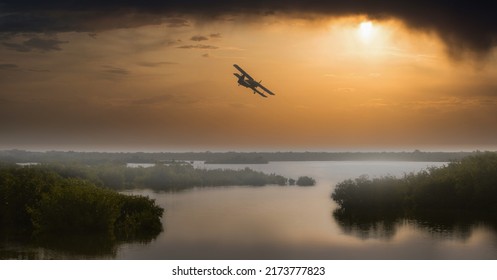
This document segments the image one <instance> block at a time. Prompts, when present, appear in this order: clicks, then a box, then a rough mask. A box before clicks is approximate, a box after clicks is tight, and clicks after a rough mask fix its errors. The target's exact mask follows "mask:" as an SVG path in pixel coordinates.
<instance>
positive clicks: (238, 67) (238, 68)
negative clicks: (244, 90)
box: [233, 64, 254, 80]
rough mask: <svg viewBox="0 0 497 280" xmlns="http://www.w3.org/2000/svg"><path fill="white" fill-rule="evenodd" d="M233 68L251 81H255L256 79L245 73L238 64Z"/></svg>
mask: <svg viewBox="0 0 497 280" xmlns="http://www.w3.org/2000/svg"><path fill="white" fill-rule="evenodd" d="M233 66H234V67H235V68H236V69H237V70H238V71H240V73H242V74H243V75H245V76H246V77H247V78H248V79H249V80H253V79H254V78H252V77H251V76H250V75H249V74H248V73H247V72H245V71H244V70H243V69H242V67H240V66H238V65H236V64H233Z"/></svg>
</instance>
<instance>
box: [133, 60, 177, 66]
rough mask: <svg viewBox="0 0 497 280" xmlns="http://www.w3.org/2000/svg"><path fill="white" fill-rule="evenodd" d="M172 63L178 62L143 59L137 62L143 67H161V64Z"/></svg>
mask: <svg viewBox="0 0 497 280" xmlns="http://www.w3.org/2000/svg"><path fill="white" fill-rule="evenodd" d="M172 64H177V63H176V62H170V61H159V62H147V61H142V62H138V63H137V65H138V66H143V67H159V66H164V65H172Z"/></svg>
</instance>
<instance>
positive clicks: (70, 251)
mask: <svg viewBox="0 0 497 280" xmlns="http://www.w3.org/2000/svg"><path fill="white" fill-rule="evenodd" d="M159 234H160V232H149V233H145V234H142V235H133V236H117V237H116V236H114V235H113V234H86V235H53V234H51V235H35V236H33V235H31V234H19V233H7V232H1V233H0V259H18V260H22V259H30V260H36V259H59V260H62V259H114V258H116V254H117V251H118V248H119V247H120V246H122V245H124V244H148V243H150V242H152V241H154V240H155V239H156V238H157V236H159Z"/></svg>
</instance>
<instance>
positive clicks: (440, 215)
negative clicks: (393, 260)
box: [332, 208, 497, 241]
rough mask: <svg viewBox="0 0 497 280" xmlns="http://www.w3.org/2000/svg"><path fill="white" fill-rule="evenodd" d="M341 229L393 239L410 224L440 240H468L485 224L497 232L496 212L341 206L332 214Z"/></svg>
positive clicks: (363, 236) (361, 235) (358, 235)
mask: <svg viewBox="0 0 497 280" xmlns="http://www.w3.org/2000/svg"><path fill="white" fill-rule="evenodd" d="M332 216H333V218H334V220H335V221H336V223H337V224H338V225H339V226H340V228H341V230H342V231H343V232H344V233H345V234H348V235H352V236H355V237H358V238H360V239H362V240H366V239H382V240H386V241H388V240H391V239H393V238H394V237H395V235H396V233H397V231H398V230H399V228H402V227H406V226H409V227H410V228H412V229H413V230H418V231H423V232H426V233H428V234H429V235H430V236H431V237H432V238H435V239H439V240H460V241H466V240H468V239H469V238H470V237H471V236H472V232H473V229H475V228H477V227H484V228H486V229H488V230H491V231H492V232H494V233H495V232H497V222H496V219H495V216H494V215H489V214H487V213H463V212H440V211H430V212H428V211H418V212H415V213H401V212H397V213H385V212H376V211H374V210H368V211H351V210H347V209H342V208H338V209H336V210H334V211H333V214H332Z"/></svg>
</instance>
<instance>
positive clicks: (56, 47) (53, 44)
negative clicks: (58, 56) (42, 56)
mask: <svg viewBox="0 0 497 280" xmlns="http://www.w3.org/2000/svg"><path fill="white" fill-rule="evenodd" d="M65 43H68V42H67V41H61V40H58V39H42V38H39V37H33V38H30V39H28V40H26V41H23V42H22V43H11V42H3V43H2V44H3V45H4V46H5V47H7V48H8V49H11V50H15V51H18V52H30V51H33V50H38V51H43V52H48V51H60V50H62V48H61V47H60V45H61V44H65Z"/></svg>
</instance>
